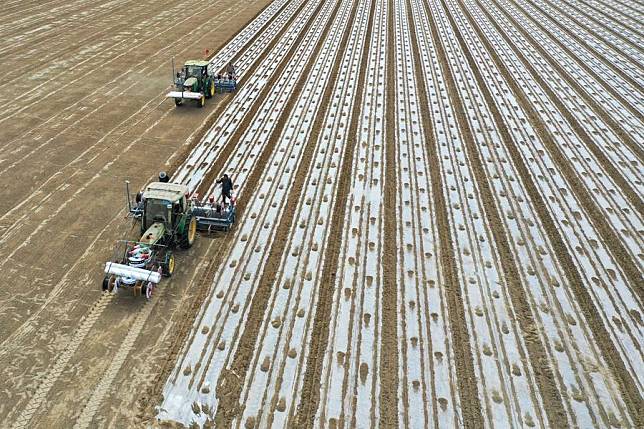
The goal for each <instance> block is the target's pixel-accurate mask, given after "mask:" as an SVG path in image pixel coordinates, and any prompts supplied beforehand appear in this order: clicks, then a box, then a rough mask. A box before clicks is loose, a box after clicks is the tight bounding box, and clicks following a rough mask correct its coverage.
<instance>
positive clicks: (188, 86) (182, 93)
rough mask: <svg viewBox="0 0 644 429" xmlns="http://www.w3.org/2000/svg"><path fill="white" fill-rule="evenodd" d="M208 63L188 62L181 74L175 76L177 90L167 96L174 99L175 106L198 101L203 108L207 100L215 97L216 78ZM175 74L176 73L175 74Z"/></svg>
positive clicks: (198, 104) (199, 61)
mask: <svg viewBox="0 0 644 429" xmlns="http://www.w3.org/2000/svg"><path fill="white" fill-rule="evenodd" d="M208 65H210V63H209V62H208V61H201V60H190V61H186V64H185V65H184V66H183V69H181V71H180V72H177V74H176V75H175V76H174V85H175V90H174V91H171V92H169V93H168V95H166V97H167V98H174V104H176V105H177V107H178V106H181V105H182V104H183V101H184V100H196V101H197V106H199V107H203V106H204V105H205V104H206V98H211V97H212V96H213V95H215V77H214V76H213V75H212V74H211V73H210V72H209V71H208ZM173 73H174V72H173Z"/></svg>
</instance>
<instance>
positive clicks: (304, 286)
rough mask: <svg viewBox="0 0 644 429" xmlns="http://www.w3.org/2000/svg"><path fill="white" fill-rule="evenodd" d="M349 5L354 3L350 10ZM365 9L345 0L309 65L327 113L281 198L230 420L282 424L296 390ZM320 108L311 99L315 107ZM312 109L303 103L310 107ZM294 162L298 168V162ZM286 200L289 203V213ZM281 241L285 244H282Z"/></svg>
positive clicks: (319, 119) (316, 120)
mask: <svg viewBox="0 0 644 429" xmlns="http://www.w3.org/2000/svg"><path fill="white" fill-rule="evenodd" d="M349 6H351V9H353V11H352V12H351V17H349V11H350V9H349ZM368 10H369V8H367V7H366V3H365V2H361V3H357V2H355V3H353V4H352V2H346V4H344V5H343V12H342V13H341V15H339V16H338V18H337V21H336V23H335V24H334V25H333V29H334V30H333V31H332V34H333V37H332V38H331V39H330V40H329V41H328V42H327V43H326V44H325V47H324V48H323V50H322V51H321V56H320V57H319V58H318V65H317V66H316V67H314V69H313V70H314V72H313V73H316V74H321V76H320V77H318V79H321V80H322V81H321V82H320V83H319V84H318V88H317V90H316V91H315V96H316V97H321V99H323V100H331V102H330V103H329V104H327V108H326V109H327V110H326V112H323V111H320V113H317V115H316V116H315V117H314V120H313V122H312V125H311V128H312V129H313V130H322V131H321V132H320V133H319V134H318V133H316V132H315V131H313V134H312V135H311V136H310V137H309V139H310V140H313V141H314V142H315V146H314V147H312V152H311V154H310V155H309V157H310V158H309V161H308V162H307V163H306V168H307V170H308V171H307V172H308V174H306V175H302V181H303V183H302V184H301V185H299V182H296V184H295V189H296V190H297V192H296V193H295V194H293V198H295V199H296V201H297V203H296V202H293V203H290V202H287V204H286V207H287V218H288V219H289V220H288V221H287V224H286V225H288V226H289V227H290V231H291V233H290V235H289V236H288V237H287V238H286V239H285V240H284V241H280V242H278V243H276V244H275V245H273V246H272V249H273V252H274V256H276V257H275V258H274V264H277V262H278V259H277V257H279V258H280V259H279V265H273V268H272V269H271V270H269V271H267V272H266V273H265V274H264V276H263V278H262V279H261V282H262V283H264V282H267V283H268V284H271V285H274V289H273V291H272V294H271V295H272V296H271V297H270V298H269V302H267V303H266V304H265V305H264V307H265V308H266V312H265V313H263V320H264V322H263V323H262V326H261V328H260V329H261V330H260V331H259V334H258V335H256V337H257V338H258V340H257V341H258V342H257V344H256V347H255V352H254V353H253V358H252V363H251V368H250V369H249V372H248V374H247V376H246V378H245V381H244V387H243V390H242V395H241V398H240V399H241V401H240V402H241V403H244V404H246V406H245V408H244V411H243V414H242V415H241V416H240V418H237V419H236V425H237V426H240V425H242V424H244V423H245V422H247V421H249V419H253V420H255V421H256V423H257V424H258V425H259V426H265V425H266V426H270V425H275V426H284V427H285V426H288V425H289V421H290V420H292V419H294V411H295V406H296V405H297V404H298V400H299V398H300V397H301V394H300V393H299V392H300V389H299V388H298V387H297V383H299V381H300V379H301V377H302V374H303V373H304V371H305V369H306V366H305V365H303V362H302V360H303V358H304V357H305V356H306V355H307V348H308V344H309V341H310V340H309V339H310V336H311V335H312V334H313V333H312V332H311V330H310V320H311V319H312V317H313V315H314V314H315V304H316V302H315V297H316V296H317V293H318V291H317V288H316V284H319V275H320V268H321V267H320V265H321V263H322V261H323V260H324V257H325V254H326V252H327V244H326V243H328V241H327V240H328V233H327V231H328V230H329V228H330V222H328V221H326V219H329V217H328V213H330V212H331V211H332V210H333V207H334V203H335V199H334V198H333V195H334V194H335V187H336V181H335V180H333V177H334V176H336V177H337V176H338V174H339V173H338V171H339V170H338V165H340V163H341V156H342V154H343V153H344V146H343V145H344V144H346V135H345V133H346V129H347V128H348V127H347V126H348V121H350V112H351V109H352V106H353V104H352V102H351V100H352V97H351V96H347V95H346V94H352V93H353V91H355V86H356V77H355V74H354V73H339V70H357V64H359V59H360V50H359V49H357V45H356V43H357V39H356V37H358V31H356V30H357V29H359V31H360V32H364V31H365V27H366V22H365V21H366V19H365V17H366V15H367V11H368ZM354 14H355V16H354ZM354 22H358V23H359V24H358V25H356V24H354ZM350 23H351V27H350V29H348V28H347V29H345V28H344V26H346V25H349V24H350ZM341 38H342V40H341ZM341 47H345V48H344V49H345V50H346V54H345V55H344V58H343V56H340V55H337V54H338V53H339V52H340V51H341ZM330 76H338V79H337V81H336V82H335V85H331V84H330V83H329V80H330V79H329V78H330ZM323 89H324V91H323V92H322V90H323ZM307 91H309V92H312V91H313V89H311V90H307ZM319 108H320V106H316V111H317V110H318V109H319ZM313 113H314V112H312V111H311V109H309V113H308V114H309V115H312V114H313ZM331 142H333V143H331ZM332 144H333V146H332ZM313 166H315V167H313ZM300 168H302V169H304V166H301V167H300ZM298 176H299V175H298ZM304 178H306V179H304ZM304 180H305V182H306V183H304ZM298 185H299V186H298ZM298 188H299V189H298ZM329 197H331V198H329ZM288 207H293V208H294V210H293V211H292V212H291V211H290V210H288ZM285 235H286V234H285ZM280 243H284V245H283V246H284V247H282V245H280ZM271 256H273V254H271V255H270V256H269V259H268V262H267V265H269V266H270V265H271V261H272V259H271ZM259 287H260V288H261V284H260V286H259ZM246 329H248V326H247V327H246Z"/></svg>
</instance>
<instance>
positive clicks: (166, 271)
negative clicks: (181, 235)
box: [161, 254, 175, 277]
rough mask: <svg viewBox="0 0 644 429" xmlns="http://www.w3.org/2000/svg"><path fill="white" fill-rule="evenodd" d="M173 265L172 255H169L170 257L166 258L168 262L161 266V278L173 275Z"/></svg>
mask: <svg viewBox="0 0 644 429" xmlns="http://www.w3.org/2000/svg"><path fill="white" fill-rule="evenodd" d="M174 263H175V261H174V255H173V254H170V257H169V258H168V262H164V263H163V264H161V269H162V274H163V277H170V276H172V273H174Z"/></svg>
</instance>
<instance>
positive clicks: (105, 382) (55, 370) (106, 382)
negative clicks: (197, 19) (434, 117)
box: [17, 8, 264, 427]
mask: <svg viewBox="0 0 644 429" xmlns="http://www.w3.org/2000/svg"><path fill="white" fill-rule="evenodd" d="M263 10H264V8H262V10H260V11H259V12H258V13H257V14H256V15H255V16H257V15H258V14H259V13H261V12H262V11H263ZM241 30H243V27H242V28H241V29H240V30H239V31H241ZM239 31H238V32H236V33H235V34H233V35H232V36H231V37H230V39H229V40H232V38H234V37H235V35H236V34H237V33H239ZM226 43H227V42H226ZM204 132H205V130H204ZM188 149H190V147H188ZM219 259H221V258H219ZM164 289H165V288H164ZM206 291H207V289H206ZM105 296H108V297H109V298H108V300H107V301H108V302H109V301H111V297H112V295H102V296H101V298H99V300H98V301H97V302H96V303H95V304H94V307H92V309H91V310H90V312H89V313H87V315H86V318H87V319H88V320H90V321H91V324H87V325H86V324H85V321H84V322H81V324H80V326H79V327H78V328H77V330H76V331H75V332H76V333H75V334H73V335H74V336H73V337H72V340H70V342H69V343H68V345H67V346H66V348H65V349H64V351H63V352H62V355H61V356H60V357H59V358H58V360H57V361H56V363H55V364H54V366H53V367H51V370H49V371H48V376H47V377H46V379H45V380H46V383H43V384H41V386H39V388H38V390H37V391H36V393H35V394H34V399H32V401H31V402H30V403H29V405H28V406H27V407H26V408H25V409H24V410H23V413H22V414H21V416H20V417H19V418H18V423H19V424H21V425H22V426H17V427H28V425H29V422H30V420H31V419H32V418H33V416H34V414H35V413H36V412H37V411H38V409H39V407H40V405H41V404H42V402H43V401H44V399H45V397H46V395H47V393H48V392H49V390H51V388H52V386H53V384H54V383H55V382H56V380H57V379H58V378H59V376H60V374H61V372H62V370H63V369H64V368H65V366H66V365H67V363H68V362H69V360H70V359H71V357H72V356H73V354H74V352H75V351H76V350H77V349H78V347H79V346H80V344H81V343H82V342H83V340H84V338H85V336H86V335H87V332H88V331H89V330H90V329H91V327H92V325H93V324H94V322H95V321H96V319H97V318H98V317H99V316H100V314H101V313H102V311H103V309H104V308H105V306H106V303H105V301H106V298H105ZM148 304H150V303H148ZM152 307H153V304H152V305H148V306H146V307H145V308H146V309H148V308H149V310H146V311H144V312H143V313H139V314H137V316H136V320H135V322H134V326H135V329H131V330H130V331H129V332H128V335H127V337H126V339H125V340H124V342H123V343H122V344H121V346H119V351H118V352H117V355H116V358H115V360H113V361H112V364H111V366H110V368H109V369H108V371H107V372H106V373H105V375H104V376H103V377H102V378H101V381H100V382H99V384H98V387H97V389H96V390H95V391H94V393H93V394H92V398H90V401H89V402H88V404H87V405H86V407H85V410H84V412H83V415H81V420H82V422H81V423H82V424H81V427H82V426H83V425H85V426H87V425H89V423H91V418H92V416H93V415H94V414H95V412H96V411H97V409H98V406H100V403H101V401H102V398H103V397H104V395H105V394H106V393H107V391H108V389H109V388H110V386H111V384H112V382H113V380H114V378H115V377H116V375H117V374H118V372H119V370H120V368H121V366H122V364H123V362H124V361H125V359H126V358H127V356H128V354H129V352H130V351H131V350H132V348H133V347H134V343H135V341H136V339H137V338H138V335H139V333H140V332H141V330H142V329H143V327H144V326H145V322H146V320H147V317H148V316H149V314H150V312H151V311H152ZM96 308H99V309H100V311H96ZM144 310H145V309H144ZM195 314H196V312H195ZM79 333H80V334H82V335H80V334H79ZM181 338H183V337H181ZM124 347H125V348H124Z"/></svg>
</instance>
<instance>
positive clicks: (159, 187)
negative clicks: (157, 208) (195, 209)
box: [143, 182, 188, 202]
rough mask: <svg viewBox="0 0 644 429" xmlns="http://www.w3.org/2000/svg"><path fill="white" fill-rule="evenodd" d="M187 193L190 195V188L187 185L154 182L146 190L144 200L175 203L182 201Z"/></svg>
mask: <svg viewBox="0 0 644 429" xmlns="http://www.w3.org/2000/svg"><path fill="white" fill-rule="evenodd" d="M186 193H188V187H187V186H186V185H180V184H178V183H163V182H152V183H150V184H149V185H148V187H147V188H145V192H144V193H143V198H146V199H154V200H166V201H171V202H174V201H177V200H179V199H181V198H182V197H183V196H184V195H185V194H186Z"/></svg>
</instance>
